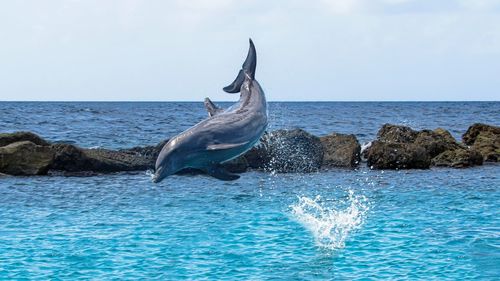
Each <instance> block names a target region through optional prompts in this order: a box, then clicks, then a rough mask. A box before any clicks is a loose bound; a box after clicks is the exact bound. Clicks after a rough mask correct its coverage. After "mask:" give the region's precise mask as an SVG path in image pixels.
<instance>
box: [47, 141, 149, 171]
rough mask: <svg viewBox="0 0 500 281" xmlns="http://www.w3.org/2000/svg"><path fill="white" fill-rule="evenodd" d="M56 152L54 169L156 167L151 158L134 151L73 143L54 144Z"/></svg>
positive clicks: (145, 168) (118, 169)
mask: <svg viewBox="0 0 500 281" xmlns="http://www.w3.org/2000/svg"><path fill="white" fill-rule="evenodd" d="M51 148H52V150H53V151H54V152H55V158H54V163H53V165H52V166H51V169H53V170H59V171H67V172H82V171H91V172H98V173H110V172H119V171H138V170H147V169H150V168H152V167H154V164H152V162H151V159H150V158H148V157H145V156H142V155H141V154H140V153H138V152H134V151H114V150H108V149H83V148H79V147H77V146H74V145H71V144H55V145H52V147H51Z"/></svg>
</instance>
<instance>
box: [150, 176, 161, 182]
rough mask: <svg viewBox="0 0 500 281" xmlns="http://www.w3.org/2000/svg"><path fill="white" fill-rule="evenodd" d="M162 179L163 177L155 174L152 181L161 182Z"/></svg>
mask: <svg viewBox="0 0 500 281" xmlns="http://www.w3.org/2000/svg"><path fill="white" fill-rule="evenodd" d="M161 180H162V178H161V177H160V176H159V175H157V174H154V175H153V177H152V178H151V181H152V182H153V183H159V182H160V181H161Z"/></svg>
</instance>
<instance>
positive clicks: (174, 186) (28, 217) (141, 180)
mask: <svg viewBox="0 0 500 281" xmlns="http://www.w3.org/2000/svg"><path fill="white" fill-rule="evenodd" d="M221 105H223V106H227V105H228V104H227V103H222V104H221ZM269 114H270V129H271V130H274V129H279V128H293V127H300V128H303V129H305V130H307V131H309V132H311V133H313V134H316V135H325V134H328V133H331V132H340V133H353V134H355V135H356V136H357V137H358V139H359V140H360V141H361V142H366V141H370V140H372V139H374V138H375V136H376V132H377V130H378V129H379V128H380V127H381V126H382V124H384V123H395V124H404V125H408V126H411V127H413V128H415V129H424V128H429V129H433V128H437V127H443V128H445V129H448V130H450V132H451V133H452V134H453V135H454V136H455V137H456V138H458V139H459V138H460V136H461V134H463V133H464V132H465V131H466V129H467V128H468V126H469V125H471V124H472V123H475V122H483V123H488V124H494V125H497V126H498V125H500V124H499V122H500V102H439V103H426V102H408V103H399V102H387V103H386V102H373V103H336V102H331V103H330V102H325V103H300V102H297V103H281V102H280V103H270V106H269ZM205 116H206V113H205V110H204V108H203V104H202V103H201V102H199V103H99V102H96V103H78V102H68V103H38V102H23V103H18V102H0V131H1V132H11V131H18V130H27V131H33V132H36V133H38V134H40V135H41V136H43V137H45V138H47V139H48V140H51V141H64V142H74V143H76V144H77V145H81V146H84V147H107V148H127V147H132V146H137V145H146V144H155V143H158V142H159V141H161V140H162V139H164V138H167V137H169V136H172V135H174V134H176V133H179V132H180V131H182V130H184V129H186V128H187V127H189V126H191V125H193V124H194V123H196V122H198V121H199V120H201V119H203V118H204V117H205ZM499 171H500V166H499V165H494V164H490V165H485V166H482V167H474V168H470V169H447V168H444V169H443V168H439V169H438V168H434V169H431V170H409V171H372V170H369V169H368V168H366V167H364V166H363V165H362V166H360V167H359V168H358V169H356V170H343V169H338V170H331V171H323V172H319V173H312V174H267V173H261V172H249V173H245V174H242V177H241V179H240V180H238V181H234V182H221V181H217V180H215V179H212V178H207V177H204V176H172V177H169V178H167V179H166V180H164V181H163V182H161V183H160V184H156V185H155V184H152V183H151V178H150V174H149V173H147V172H138V173H128V174H112V175H103V176H95V177H10V178H2V179H0V279H2V280H24V279H34V280H47V279H62V280H79V279H81V280H88V279H95V280H111V279H146V280H151V279H157V280H178V279H184V280H185V279H188V280H199V279H202V280H269V279H272V280H332V279H334V280H352V279H359V278H367V279H375V280H377V279H420V280H431V279H435V280H464V279H465V280H466V279H468V280H477V279H483V280H498V279H500V267H499V266H498V265H499V264H500V179H499V175H500V173H499Z"/></svg>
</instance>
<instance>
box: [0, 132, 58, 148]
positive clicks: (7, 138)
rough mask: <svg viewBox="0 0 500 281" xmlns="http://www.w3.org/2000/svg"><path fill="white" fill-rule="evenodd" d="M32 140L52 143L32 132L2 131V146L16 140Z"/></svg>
mask: <svg viewBox="0 0 500 281" xmlns="http://www.w3.org/2000/svg"><path fill="white" fill-rule="evenodd" d="M20 141H30V142H32V143H34V144H36V145H41V146H48V145H50V143H49V142H48V141H46V140H44V139H42V138H41V137H39V136H38V135H36V134H33V133H31V132H15V133H1V134H0V146H6V145H9V144H11V143H14V142H20Z"/></svg>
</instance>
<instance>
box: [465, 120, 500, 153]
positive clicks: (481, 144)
mask: <svg viewBox="0 0 500 281" xmlns="http://www.w3.org/2000/svg"><path fill="white" fill-rule="evenodd" d="M462 139H463V141H464V143H465V144H467V145H470V146H471V147H472V149H474V150H476V151H478V152H479V153H481V155H483V159H484V161H488V162H498V161H499V159H500V127H497V126H491V125H486V124H480V123H476V124H474V125H472V126H470V127H469V129H468V130H467V132H466V133H465V134H464V135H463V136H462Z"/></svg>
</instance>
